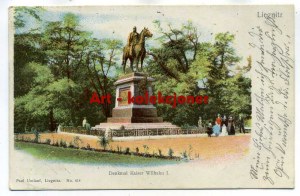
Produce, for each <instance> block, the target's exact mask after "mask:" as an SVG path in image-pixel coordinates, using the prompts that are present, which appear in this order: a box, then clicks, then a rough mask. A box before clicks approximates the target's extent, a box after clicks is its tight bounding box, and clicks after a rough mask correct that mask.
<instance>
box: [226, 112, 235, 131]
mask: <svg viewBox="0 0 300 196" xmlns="http://www.w3.org/2000/svg"><path fill="white" fill-rule="evenodd" d="M234 126H235V125H234V120H233V118H232V116H230V117H229V120H228V126H227V131H228V135H235V129H234Z"/></svg>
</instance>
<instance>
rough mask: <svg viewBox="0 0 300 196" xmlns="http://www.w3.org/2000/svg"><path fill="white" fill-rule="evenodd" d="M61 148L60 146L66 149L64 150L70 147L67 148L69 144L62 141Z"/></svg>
mask: <svg viewBox="0 0 300 196" xmlns="http://www.w3.org/2000/svg"><path fill="white" fill-rule="evenodd" d="M59 146H60V147H64V148H67V147H68V146H67V142H66V141H64V140H60V143H59Z"/></svg>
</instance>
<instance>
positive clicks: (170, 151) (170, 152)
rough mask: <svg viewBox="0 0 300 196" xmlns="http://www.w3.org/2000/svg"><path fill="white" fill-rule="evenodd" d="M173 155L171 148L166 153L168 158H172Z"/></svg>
mask: <svg viewBox="0 0 300 196" xmlns="http://www.w3.org/2000/svg"><path fill="white" fill-rule="evenodd" d="M173 154H174V151H173V150H172V148H169V151H168V155H169V157H173Z"/></svg>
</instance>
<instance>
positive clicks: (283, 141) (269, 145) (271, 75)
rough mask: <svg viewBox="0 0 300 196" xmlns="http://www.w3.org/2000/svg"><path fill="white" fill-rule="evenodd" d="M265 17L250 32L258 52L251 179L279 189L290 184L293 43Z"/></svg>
mask: <svg viewBox="0 0 300 196" xmlns="http://www.w3.org/2000/svg"><path fill="white" fill-rule="evenodd" d="M276 20H279V19H275V18H272V17H270V16H265V17H264V19H263V23H262V24H261V25H258V26H255V27H253V28H252V29H251V30H250V31H249V35H250V36H251V42H250V43H249V45H250V46H251V47H252V49H253V50H254V51H255V52H256V54H258V55H256V56H255V59H254V63H253V81H255V82H253V83H252V85H253V89H255V91H254V92H253V96H252V105H253V118H254V119H253V125H252V144H253V146H251V148H252V150H253V152H254V153H253V154H252V157H251V165H250V169H249V175H250V178H251V179H253V180H263V181H266V182H267V183H269V184H271V185H276V183H277V182H278V181H279V180H280V181H282V180H289V179H290V178H291V177H290V176H291V174H290V173H289V172H288V166H287V162H288V158H289V156H293V155H290V152H289V151H288V149H289V148H292V146H291V145H292V144H290V142H289V140H288V137H289V134H291V133H292V131H293V128H292V127H293V124H292V123H293V118H294V117H293V100H294V99H293V96H294V95H293V82H294V81H293V69H294V60H293V56H292V49H293V48H292V47H293V45H292V44H293V39H292V38H291V35H289V34H287V33H285V27H284V25H281V26H280V25H279V24H278V23H279V22H277V21H276Z"/></svg>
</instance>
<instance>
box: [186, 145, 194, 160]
mask: <svg viewBox="0 0 300 196" xmlns="http://www.w3.org/2000/svg"><path fill="white" fill-rule="evenodd" d="M192 152H193V147H192V145H189V153H188V154H187V156H188V157H190V159H191V154H192Z"/></svg>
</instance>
